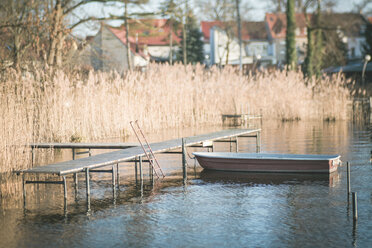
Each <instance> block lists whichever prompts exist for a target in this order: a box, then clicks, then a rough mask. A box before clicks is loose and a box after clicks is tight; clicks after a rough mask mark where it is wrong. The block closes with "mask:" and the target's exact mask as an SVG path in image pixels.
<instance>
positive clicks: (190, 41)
mask: <svg viewBox="0 0 372 248" xmlns="http://www.w3.org/2000/svg"><path fill="white" fill-rule="evenodd" d="M202 36H203V34H202V33H201V32H200V30H199V26H198V25H197V22H196V18H195V17H194V16H193V15H191V16H190V17H189V21H188V23H187V25H186V42H184V39H183V35H181V39H182V41H181V47H180V49H179V50H178V53H177V59H178V60H180V61H187V63H193V64H194V63H202V62H203V60H204V53H203V41H202ZM184 44H186V54H187V57H186V60H185V59H184V54H185V53H184V52H183V51H184V49H183V48H184V47H183V46H184Z"/></svg>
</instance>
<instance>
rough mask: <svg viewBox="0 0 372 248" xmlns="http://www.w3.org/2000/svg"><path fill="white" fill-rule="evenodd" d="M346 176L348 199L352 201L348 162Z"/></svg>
mask: <svg viewBox="0 0 372 248" xmlns="http://www.w3.org/2000/svg"><path fill="white" fill-rule="evenodd" d="M346 171H347V173H346V175H347V199H348V201H349V199H350V191H351V190H350V163H349V162H346Z"/></svg>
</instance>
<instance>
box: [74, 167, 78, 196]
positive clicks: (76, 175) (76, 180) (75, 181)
mask: <svg viewBox="0 0 372 248" xmlns="http://www.w3.org/2000/svg"><path fill="white" fill-rule="evenodd" d="M74 186H75V196H77V193H78V187H79V181H78V174H77V173H74Z"/></svg>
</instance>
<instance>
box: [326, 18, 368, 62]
mask: <svg viewBox="0 0 372 248" xmlns="http://www.w3.org/2000/svg"><path fill="white" fill-rule="evenodd" d="M322 22H323V23H324V25H326V26H327V27H331V28H332V27H333V28H336V29H337V33H338V35H339V37H340V38H341V39H342V41H343V42H344V43H345V44H346V45H347V50H348V60H349V61H353V60H360V59H362V58H363V45H364V44H365V33H364V32H365V30H366V27H367V23H368V20H366V19H365V18H364V17H363V16H362V15H361V14H357V13H324V14H323V15H322Z"/></svg>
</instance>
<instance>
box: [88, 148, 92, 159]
mask: <svg viewBox="0 0 372 248" xmlns="http://www.w3.org/2000/svg"><path fill="white" fill-rule="evenodd" d="M88 153H89V157H91V156H92V152H91V149H90V148H89V149H88Z"/></svg>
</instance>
